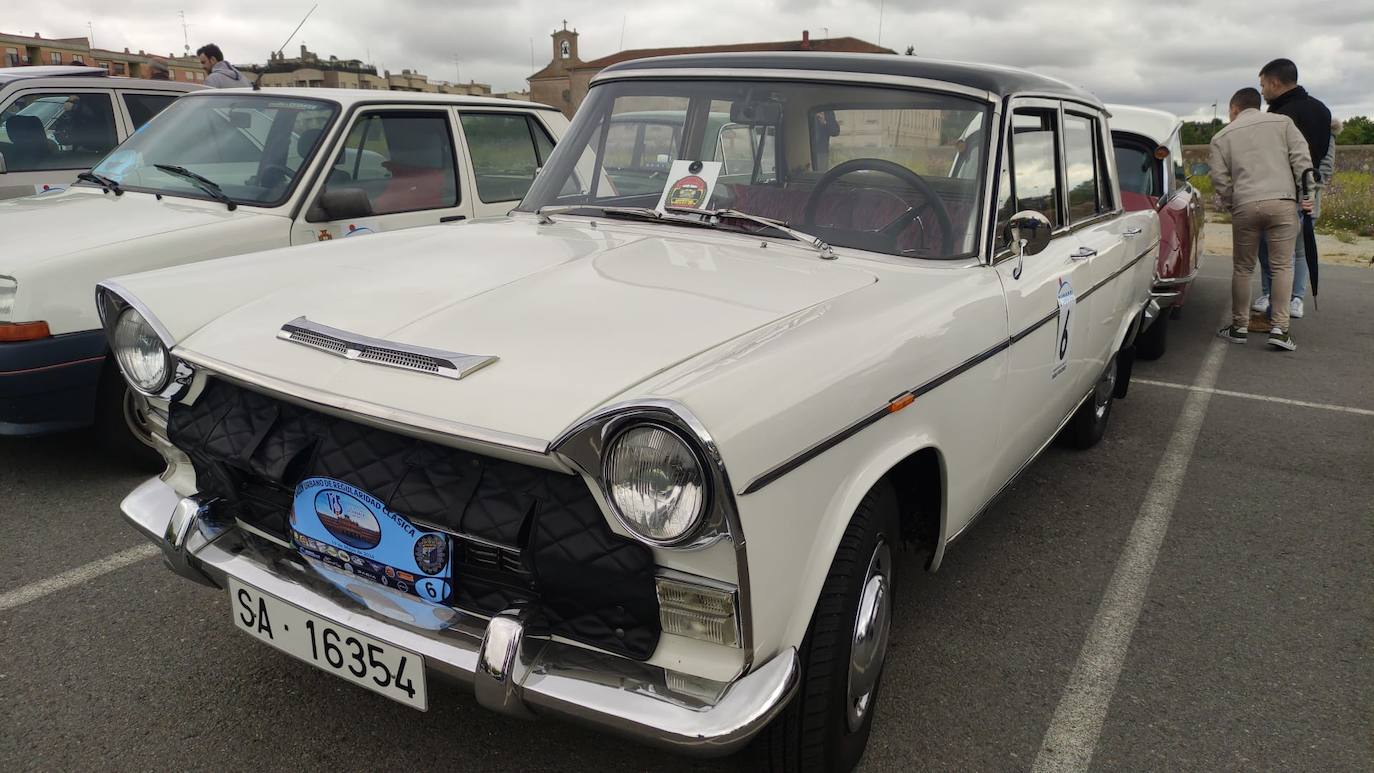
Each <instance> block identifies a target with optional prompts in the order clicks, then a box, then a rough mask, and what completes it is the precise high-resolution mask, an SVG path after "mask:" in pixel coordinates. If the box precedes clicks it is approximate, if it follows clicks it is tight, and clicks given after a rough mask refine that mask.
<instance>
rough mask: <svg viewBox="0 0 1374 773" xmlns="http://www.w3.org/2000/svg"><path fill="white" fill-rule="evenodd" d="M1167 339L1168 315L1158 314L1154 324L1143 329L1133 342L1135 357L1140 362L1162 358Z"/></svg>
mask: <svg viewBox="0 0 1374 773" xmlns="http://www.w3.org/2000/svg"><path fill="white" fill-rule="evenodd" d="M1168 339H1169V315H1167V314H1160V315H1159V317H1158V318H1156V319H1155V321H1154V324H1153V325H1150V326H1149V327H1148V328H1146V329H1145V332H1143V333H1141V334H1140V337H1139V338H1137V339H1136V341H1135V353H1136V356H1137V357H1139V358H1140V359H1142V360H1157V359H1159V358H1160V357H1163V356H1164V350H1165V349H1166V348H1167V345H1168Z"/></svg>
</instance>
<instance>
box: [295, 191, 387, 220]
mask: <svg viewBox="0 0 1374 773" xmlns="http://www.w3.org/2000/svg"><path fill="white" fill-rule="evenodd" d="M371 216H372V202H371V201H369V200H368V198H367V191H365V190H363V189H362V188H334V189H332V190H325V191H324V192H323V193H321V194H320V197H319V198H318V199H315V204H314V205H313V206H311V207H310V210H309V211H308V212H306V213H305V219H306V222H309V223H318V222H321V221H324V220H354V219H357V218H360V217H371Z"/></svg>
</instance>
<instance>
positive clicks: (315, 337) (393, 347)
mask: <svg viewBox="0 0 1374 773" xmlns="http://www.w3.org/2000/svg"><path fill="white" fill-rule="evenodd" d="M277 338H280V339H282V340H283V341H290V342H292V343H296V344H300V345H301V346H308V347H310V348H311V349H318V350H319V351H322V352H328V353H329V354H332V355H334V356H336V357H343V358H345V359H349V360H357V361H359V362H370V363H373V364H376V365H385V366H387V367H389V368H400V369H402V370H414V371H419V372H420V373H429V374H432V375H435V376H443V377H444V378H452V379H461V378H463V377H464V376H467V375H470V374H472V373H473V372H474V371H477V370H480V369H481V368H484V367H486V366H488V365H490V364H492V363H493V362H496V361H497V360H498V359H500V358H498V357H494V356H490V355H481V354H461V353H459V352H446V351H443V350H440V349H428V348H426V347H423V346H411V345H409V344H402V343H396V342H394V341H383V340H382V339H380V338H372V337H369V336H365V335H359V334H357V333H350V332H348V331H347V330H339V329H338V328H333V327H330V326H328V325H321V324H320V323H318V322H311V321H310V320H308V319H306V318H305V317H296V318H295V319H293V320H291V321H290V322H288V323H286V324H285V325H282V326H281V330H279V331H277Z"/></svg>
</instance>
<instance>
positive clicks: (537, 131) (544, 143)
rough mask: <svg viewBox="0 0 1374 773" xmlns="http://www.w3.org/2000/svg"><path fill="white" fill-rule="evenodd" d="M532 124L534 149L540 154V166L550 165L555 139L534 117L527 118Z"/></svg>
mask: <svg viewBox="0 0 1374 773" xmlns="http://www.w3.org/2000/svg"><path fill="white" fill-rule="evenodd" d="M526 118H527V119H528V120H529V122H530V134H533V135H534V149H535V150H536V151H538V152H539V166H541V167H542V166H543V165H545V164H547V163H549V156H551V155H553V137H550V136H549V131H548V129H545V128H544V124H542V123H540V122H539V119H537V118H535V117H534V116H532V115H531V116H526Z"/></svg>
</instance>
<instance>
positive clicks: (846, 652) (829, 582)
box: [753, 484, 901, 773]
mask: <svg viewBox="0 0 1374 773" xmlns="http://www.w3.org/2000/svg"><path fill="white" fill-rule="evenodd" d="M884 543H885V544H886V546H887V560H888V563H887V566H888V567H889V573H888V579H889V582H888V584H887V587H886V591H885V592H886V593H887V607H886V609H887V610H888V615H887V618H888V619H887V623H886V627H885V628H884V629H883V631H882V634H881V637H880V641H881V645H880V647H879V648H878V649H879V650H880V654H879V656H878V658H877V660H876V663H877V668H878V671H877V676H876V681H875V682H874V684H873V687H872V691H871V692H870V693H869V698H868V700H867V702H866V704H865V705H866V707H867V708H866V710H865V711H864V712H863V713H862V715H861V717H862V718H861V720H859V725H858V726H857V727H851V724H850V722H851V720H850V714H849V711H850V705H849V704H850V699H849V691H850V667H849V664H850V660H851V649H852V645H853V638H854V631H855V627H856V626H855V621H856V619H857V618H858V613H859V606H860V601H861V596H862V594H863V591H864V587H865V585H866V583H865V579H866V578H867V577H868V574H869V566H870V562H871V561H872V560H874V558H875V556H877V555H878V554H879V546H880V545H882V544H884ZM900 544H901V542H900V532H899V526H898V518H897V498H896V495H895V494H894V493H893V491H892V489H891V488H890V487H889V486H887V485H886V484H880V485H878V486H876V487H874V489H873V490H872V491H870V492H869V493H868V494H867V495H865V496H864V498H863V501H861V502H860V503H859V507H858V509H857V510H856V511H855V512H854V517H853V519H852V520H851V521H850V523H849V528H848V529H846V530H845V533H844V537H842V538H841V539H840V545H839V547H838V548H837V549H836V551H835V559H834V561H833V562H832V563H831V565H830V573H829V574H828V575H826V578H825V585H824V586H823V587H822V588H821V595H820V598H819V599H817V601H816V610H815V612H814V613H813V614H812V616H811V625H810V627H809V628H808V629H807V634H806V639H805V641H803V642H802V648H801V652H800V653H799V655H800V660H801V677H800V681H799V684H798V687H797V694H796V695H794V696H793V698H792V702H791V703H790V704H789V705H788V706H787V708H786V709H784V710H783V713H782V714H781V715H779V716H778V718H777V719H775V720H773V722H772V723H771V724H770V725H769V726H768V727H767V728H765V729H764V731H763V732H762V733H761V734H760V736H759V738H758V739H757V740H756V741H755V743H754V747H753V749H754V753H755V757H756V759H755V761H756V763H757V764H756V766H755V767H756V768H761V769H763V770H768V771H777V772H779V773H781V772H783V771H786V773H795V772H797V771H808V772H811V771H816V772H818V773H819V772H824V773H830V772H832V771H834V772H836V773H846V772H847V771H850V770H853V769H854V767H855V766H856V765H858V764H859V760H860V759H861V758H862V757H863V754H864V749H865V747H867V745H868V735H869V731H870V730H871V728H872V726H873V714H874V711H875V709H876V705H877V701H878V693H879V688H881V686H882V670H881V669H882V664H883V660H884V659H885V656H886V645H887V639H888V636H889V635H890V631H891V614H890V611H891V609H892V595H891V593H892V588H893V584H892V583H891V582H890V580H891V578H892V577H893V576H894V572H893V567H892V563H891V561H892V552H893V551H895V549H896V548H897V547H898V546H899V545H900Z"/></svg>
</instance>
